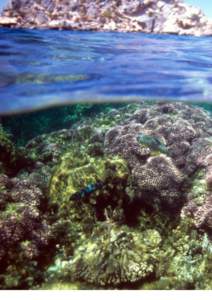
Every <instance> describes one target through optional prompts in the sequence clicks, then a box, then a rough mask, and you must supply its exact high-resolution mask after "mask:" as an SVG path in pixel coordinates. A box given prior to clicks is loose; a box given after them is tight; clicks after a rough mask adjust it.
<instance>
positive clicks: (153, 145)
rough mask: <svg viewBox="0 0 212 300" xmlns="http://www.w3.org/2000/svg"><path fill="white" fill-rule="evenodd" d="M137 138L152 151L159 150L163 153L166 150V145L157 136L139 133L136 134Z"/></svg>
mask: <svg viewBox="0 0 212 300" xmlns="http://www.w3.org/2000/svg"><path fill="white" fill-rule="evenodd" d="M137 140H138V142H139V143H141V144H144V145H146V146H148V147H149V148H150V149H151V150H153V151H160V152H162V153H165V154H167V152H168V151H167V148H166V145H165V144H164V143H163V141H162V140H161V139H160V138H158V137H155V136H152V135H146V134H142V133H141V134H139V135H138V137H137Z"/></svg>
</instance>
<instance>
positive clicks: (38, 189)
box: [0, 102, 212, 289]
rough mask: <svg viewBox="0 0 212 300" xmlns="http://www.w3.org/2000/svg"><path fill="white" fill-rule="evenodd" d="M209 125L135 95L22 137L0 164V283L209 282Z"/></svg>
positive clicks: (188, 111)
mask: <svg viewBox="0 0 212 300" xmlns="http://www.w3.org/2000/svg"><path fill="white" fill-rule="evenodd" d="M211 129H212V119H211V116H210V115H209V114H208V113H206V112H205V111H204V110H203V109H200V108H197V107H195V106H192V105H185V104H182V103H181V104H180V103H165V102H161V103H158V104H154V105H153V104H151V103H141V104H135V105H126V106H123V107H119V108H114V109H111V108H110V109H107V110H106V111H105V112H103V111H100V112H99V114H97V115H96V116H95V117H93V116H92V117H91V118H89V117H88V118H85V119H81V120H80V121H79V122H76V123H75V124H73V125H72V126H71V127H70V128H66V129H62V130H58V131H54V132H51V133H45V134H42V135H39V136H37V137H35V138H34V139H32V140H30V141H29V142H28V143H27V144H26V146H25V148H24V149H23V155H24V160H25V164H24V165H21V164H19V167H18V168H16V171H15V173H14V174H9V173H6V171H5V167H4V166H3V167H2V170H1V175H0V239H1V241H3V242H2V243H1V246H0V263H1V267H0V287H1V288H29V287H33V288H35V287H41V288H42V287H43V288H47V287H50V288H56V287H58V288H63V287H64V288H66V287H67V286H69V287H72V288H73V289H81V288H82V289H84V288H103V287H104V288H106V289H109V288H115V289H116V288H120V289H122V288H136V289H138V288H141V289H211V288H212V285H211V282H212V278H211V265H212V244H211V229H212V204H211V203H212V202H211V201H212V193H211V192H212V184H211V182H212V179H211V178H212V173H211V172H212V159H211V157H212V156H211V155H212V140H211V136H212V130H211ZM7 144H8V145H10V147H8V148H7V147H6V148H5V149H9V150H10V151H9V152H6V151H7V150H4V152H3V154H5V153H6V154H7V153H13V152H12V151H11V149H14V151H15V153H17V152H19V151H20V149H15V146H14V145H13V144H12V142H11V141H10V139H9V137H8V136H7V135H6V134H5V133H4V131H3V130H2V145H3V146H4V145H7ZM15 157H16V155H15ZM22 159H23V158H22ZM16 161H17V158H16ZM8 249H9V251H8Z"/></svg>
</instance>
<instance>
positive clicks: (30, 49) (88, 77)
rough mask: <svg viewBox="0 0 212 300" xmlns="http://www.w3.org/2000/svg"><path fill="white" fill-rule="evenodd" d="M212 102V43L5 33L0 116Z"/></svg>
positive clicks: (0, 43) (0, 36)
mask: <svg viewBox="0 0 212 300" xmlns="http://www.w3.org/2000/svg"><path fill="white" fill-rule="evenodd" d="M146 99H147V100H169V101H192V102H200V103H201V102H208V103H209V104H210V101H212V38H211V37H187V36H174V35H149V34H143V33H117V32H115V33H114V32H113V33H112V32H107V33H101V32H78V31H76V32H72V31H54V30H52V31H50V30H25V29H24V30H17V29H2V28H1V29H0V114H7V113H11V112H13V113H14V112H16V113H17V112H23V111H26V110H32V111H33V110H36V109H38V108H44V107H48V106H56V105H61V104H70V103H74V102H75V103H76V102H86V103H88V102H98V103H102V102H108V101H116V102H117V101H133V100H136V101H140V100H146Z"/></svg>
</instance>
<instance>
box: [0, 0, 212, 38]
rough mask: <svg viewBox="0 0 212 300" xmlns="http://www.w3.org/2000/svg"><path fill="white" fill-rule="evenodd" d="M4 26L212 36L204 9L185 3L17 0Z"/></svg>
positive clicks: (162, 0) (6, 13)
mask: <svg viewBox="0 0 212 300" xmlns="http://www.w3.org/2000/svg"><path fill="white" fill-rule="evenodd" d="M0 25H2V26H4V25H8V26H15V27H27V28H35V27H39V28H58V29H71V30H73V29H76V30H101V31H111V30H112V31H142V32H148V33H150V32H154V33H174V34H191V35H211V34H212V23H211V21H210V20H208V19H207V18H206V16H205V15H204V14H203V13H202V12H201V10H200V9H198V8H195V7H193V6H191V5H187V4H186V3H184V1H181V0H169V1H167V0H160V1H157V0H135V1H127V0H120V1H115V0H107V1H97V0H93V1H90V0H86V1H57V0H53V1H45V0H41V1H40V0H36V1H34V0H27V1H25V0H13V1H11V3H10V4H9V5H8V6H7V8H5V9H4V11H3V14H2V17H1V18H0Z"/></svg>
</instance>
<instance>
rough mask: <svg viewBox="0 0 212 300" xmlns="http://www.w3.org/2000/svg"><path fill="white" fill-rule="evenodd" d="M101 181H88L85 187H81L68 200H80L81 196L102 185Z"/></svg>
mask: <svg viewBox="0 0 212 300" xmlns="http://www.w3.org/2000/svg"><path fill="white" fill-rule="evenodd" d="M103 185H104V184H103V182H100V181H97V182H96V183H90V184H88V185H87V186H86V187H85V188H83V189H81V190H80V191H79V192H77V193H75V194H73V195H72V196H71V197H70V200H81V199H82V198H84V197H86V196H88V195H90V194H91V193H93V192H95V191H96V190H99V189H101V188H102V187H103Z"/></svg>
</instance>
